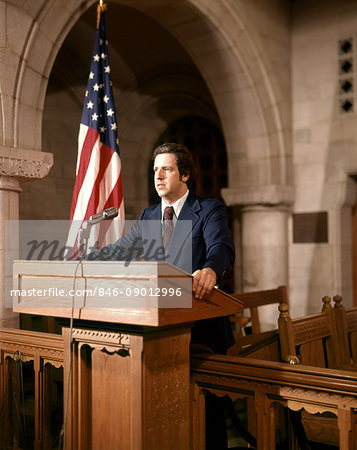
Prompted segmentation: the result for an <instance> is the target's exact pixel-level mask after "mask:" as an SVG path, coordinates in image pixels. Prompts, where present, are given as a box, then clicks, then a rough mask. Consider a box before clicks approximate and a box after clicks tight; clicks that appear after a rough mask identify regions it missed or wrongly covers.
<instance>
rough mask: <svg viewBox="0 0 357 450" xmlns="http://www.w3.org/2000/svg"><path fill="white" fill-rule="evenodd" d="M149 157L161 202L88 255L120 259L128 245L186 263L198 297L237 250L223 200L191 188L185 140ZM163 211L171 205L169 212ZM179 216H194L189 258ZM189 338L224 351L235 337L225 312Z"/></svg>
mask: <svg viewBox="0 0 357 450" xmlns="http://www.w3.org/2000/svg"><path fill="white" fill-rule="evenodd" d="M153 161H154V164H153V169H154V182H155V188H156V191H157V193H158V195H159V196H160V197H161V203H159V204H157V205H154V206H151V207H149V208H146V209H145V210H144V211H143V213H142V214H141V216H140V219H139V221H137V222H136V223H135V224H134V226H133V227H132V228H131V230H130V231H129V232H128V233H127V234H126V235H125V236H123V237H122V238H121V239H119V240H118V241H117V242H116V243H114V244H111V245H109V246H107V247H104V248H103V249H101V250H99V251H96V252H94V253H92V254H90V255H89V257H88V259H123V255H124V251H121V250H123V249H130V248H131V249H134V250H135V254H134V252H133V250H132V251H131V256H141V255H142V254H143V255H144V256H145V259H155V258H156V260H160V259H161V260H166V261H168V262H171V263H172V264H174V265H176V266H177V267H180V268H181V269H183V270H186V271H187V270H189V269H188V267H190V269H191V268H192V272H193V273H192V278H193V283H192V289H193V292H194V296H195V298H197V299H201V298H202V297H203V296H204V295H206V294H208V293H209V292H211V290H212V289H213V287H214V286H215V285H216V284H217V283H219V282H220V281H221V280H222V278H223V277H224V276H225V275H226V273H227V272H228V271H229V270H230V269H231V267H232V265H233V263H234V257H235V250H234V244H233V242H232V239H231V235H230V231H229V228H228V223H227V216H226V209H225V206H224V205H223V203H222V202H220V201H218V200H212V199H200V198H198V197H197V196H196V195H195V194H194V193H193V192H191V190H189V186H191V184H192V181H193V178H194V162H193V159H192V155H191V153H190V152H189V150H187V149H186V147H185V146H183V145H180V144H174V143H169V144H163V145H160V146H159V147H157V148H156V149H155V150H154V152H153ZM165 211H169V215H170V217H169V218H167V217H166V212H165ZM167 220H168V222H167ZM181 220H185V221H191V222H192V234H191V233H190V236H189V237H190V244H191V243H192V253H191V252H189V255H190V261H189V262H188V261H187V260H185V256H186V255H187V254H188V252H186V251H185V247H184V245H185V243H182V245H181V246H179V245H177V240H178V238H179V240H183V241H184V240H185V239H184V237H185V236H182V235H179V234H178V233H176V234H175V230H176V228H177V229H178V228H179V225H180V221H181ZM144 221H145V222H146V223H153V224H155V225H153V226H152V227H150V226H149V228H150V231H148V227H147V226H145V225H143V224H144ZM159 221H161V223H162V228H163V229H165V227H166V223H170V224H171V225H170V226H169V227H171V229H170V231H169V233H170V238H167V237H166V235H165V231H163V230H162V229H161V227H157V223H159ZM158 228H160V229H158ZM190 231H191V230H190ZM149 235H150V239H149V238H148V236H149ZM153 241H155V242H156V244H157V245H156V248H155V250H156V251H154V249H153V248H152V242H153ZM166 241H168V242H166ZM165 242H166V248H165V250H164V251H162V252H161V253H160V251H158V250H160V248H162V247H165ZM186 244H187V243H186ZM150 246H151V247H150ZM149 247H150V248H149ZM191 254H192V260H191ZM153 255H154V256H153ZM191 343H192V344H204V345H206V346H208V347H209V348H210V349H211V350H213V351H214V352H216V353H226V350H227V349H228V348H229V347H230V346H231V345H233V343H234V340H233V335H232V330H231V327H230V324H229V320H228V318H217V319H207V320H202V321H199V322H197V323H196V324H195V325H194V327H193V328H192V339H191Z"/></svg>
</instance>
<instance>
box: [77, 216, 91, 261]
mask: <svg viewBox="0 0 357 450" xmlns="http://www.w3.org/2000/svg"><path fill="white" fill-rule="evenodd" d="M92 225H94V224H93V223H92V222H91V221H90V220H86V221H85V222H84V223H83V224H82V226H81V228H80V230H79V233H78V242H79V249H81V247H82V246H83V248H82V252H81V257H80V261H83V260H84V259H86V257H87V250H88V240H89V236H90V232H91V229H92Z"/></svg>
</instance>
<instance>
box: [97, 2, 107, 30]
mask: <svg viewBox="0 0 357 450" xmlns="http://www.w3.org/2000/svg"><path fill="white" fill-rule="evenodd" d="M106 9H107V5H106V3H103V0H99V3H98V6H97V28H98V26H99V20H100V13H101V12H102V11H105V10H106Z"/></svg>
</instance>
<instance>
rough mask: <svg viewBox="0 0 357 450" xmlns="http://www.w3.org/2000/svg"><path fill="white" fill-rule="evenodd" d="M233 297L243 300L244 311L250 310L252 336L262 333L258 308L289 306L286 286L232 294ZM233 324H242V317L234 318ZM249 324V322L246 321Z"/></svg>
mask: <svg viewBox="0 0 357 450" xmlns="http://www.w3.org/2000/svg"><path fill="white" fill-rule="evenodd" d="M232 296H233V297H235V298H237V299H239V300H241V301H242V302H243V304H244V309H249V310H250V311H249V313H250V317H249V318H250V321H251V325H252V334H256V333H260V332H261V328H260V321H259V313H258V308H259V307H260V306H264V305H272V304H280V303H286V304H288V295H287V290H286V286H279V287H278V288H276V289H266V290H262V291H252V292H237V293H234V294H232ZM232 322H238V323H241V322H242V321H241V317H237V316H234V317H232ZM245 322H247V321H245Z"/></svg>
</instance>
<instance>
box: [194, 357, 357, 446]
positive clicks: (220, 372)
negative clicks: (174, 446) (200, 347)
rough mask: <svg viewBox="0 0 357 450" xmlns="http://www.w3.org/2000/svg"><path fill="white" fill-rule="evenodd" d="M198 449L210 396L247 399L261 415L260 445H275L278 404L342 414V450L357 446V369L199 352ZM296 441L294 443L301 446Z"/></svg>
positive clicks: (257, 419)
mask: <svg viewBox="0 0 357 450" xmlns="http://www.w3.org/2000/svg"><path fill="white" fill-rule="evenodd" d="M191 387H192V400H193V448H194V449H196V450H204V449H205V434H204V421H205V418H204V414H205V412H204V411H205V409H204V395H205V391H210V392H212V393H214V394H216V395H218V396H224V395H229V396H230V397H231V398H232V399H243V398H244V399H247V404H249V405H250V406H251V407H252V409H253V413H254V415H255V421H253V422H255V425H254V426H255V427H256V428H255V429H253V430H249V431H251V432H252V434H254V435H255V436H256V439H257V448H258V449H259V450H273V449H274V450H275V448H276V440H275V430H276V428H277V420H278V419H277V415H276V414H275V405H276V404H281V405H283V406H284V407H286V408H288V409H289V410H291V411H300V410H302V409H304V410H305V411H308V412H310V413H313V414H315V413H324V412H329V413H333V414H334V415H336V416H337V418H338V429H339V446H340V450H347V449H357V374H356V373H354V372H349V371H340V370H332V369H325V368H317V367H310V366H294V365H289V364H284V363H278V362H272V361H262V360H255V359H250V358H242V357H229V356H220V355H200V356H199V355H197V356H193V357H192V358H191ZM294 445H295V444H294V443H290V446H289V447H288V448H290V449H293V448H298V447H295V446H294Z"/></svg>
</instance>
